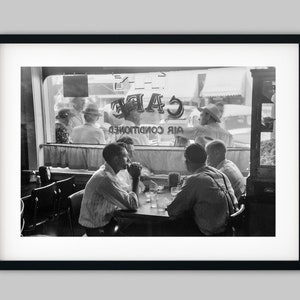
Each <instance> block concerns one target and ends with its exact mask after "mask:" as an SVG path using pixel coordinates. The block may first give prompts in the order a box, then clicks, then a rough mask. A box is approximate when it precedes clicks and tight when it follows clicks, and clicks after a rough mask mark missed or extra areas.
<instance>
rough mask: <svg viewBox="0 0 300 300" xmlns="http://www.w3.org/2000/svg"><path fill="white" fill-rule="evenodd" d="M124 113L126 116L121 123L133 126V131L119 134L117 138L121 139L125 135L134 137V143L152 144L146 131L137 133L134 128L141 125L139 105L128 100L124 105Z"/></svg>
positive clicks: (124, 125)
mask: <svg viewBox="0 0 300 300" xmlns="http://www.w3.org/2000/svg"><path fill="white" fill-rule="evenodd" d="M122 113H123V116H124V119H125V120H124V122H123V123H122V124H121V127H128V128H131V130H132V131H133V132H132V133H129V134H122V135H118V136H117V139H120V138H122V137H125V136H129V137H130V138H132V140H133V142H134V145H150V141H149V139H148V137H147V136H146V134H144V133H135V131H134V129H137V128H138V127H139V126H140V122H141V113H140V112H138V110H137V105H136V104H135V103H134V102H127V103H125V105H124V106H123V107H122Z"/></svg>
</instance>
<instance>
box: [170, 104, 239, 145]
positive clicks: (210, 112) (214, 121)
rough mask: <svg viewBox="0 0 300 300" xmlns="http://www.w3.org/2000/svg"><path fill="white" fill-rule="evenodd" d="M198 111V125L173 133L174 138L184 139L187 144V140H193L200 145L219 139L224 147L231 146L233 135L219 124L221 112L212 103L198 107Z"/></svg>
mask: <svg viewBox="0 0 300 300" xmlns="http://www.w3.org/2000/svg"><path fill="white" fill-rule="evenodd" d="M198 110H199V111H200V112H201V113H200V118H199V122H200V124H199V125H196V126H194V127H192V128H190V127H185V128H183V132H182V133H178V134H176V135H175V137H176V139H180V140H181V145H182V139H185V143H186V144H188V140H190V139H191V140H194V141H195V143H198V144H200V145H202V146H205V144H206V143H207V142H209V141H212V140H215V139H219V140H222V141H224V143H225V145H226V147H232V146H233V144H234V143H233V137H232V135H231V133H230V132H228V131H227V130H226V129H224V128H222V127H221V126H220V123H221V120H220V118H221V112H220V110H219V109H218V107H217V106H216V105H214V104H208V105H207V106H205V107H201V108H198Z"/></svg>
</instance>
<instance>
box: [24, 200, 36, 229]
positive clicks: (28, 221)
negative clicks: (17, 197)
mask: <svg viewBox="0 0 300 300" xmlns="http://www.w3.org/2000/svg"><path fill="white" fill-rule="evenodd" d="M35 204H36V203H35V201H33V199H32V197H31V195H29V196H25V197H22V198H21V234H22V233H23V230H24V227H25V225H26V226H29V225H33V223H34V215H35V209H36V207H35Z"/></svg>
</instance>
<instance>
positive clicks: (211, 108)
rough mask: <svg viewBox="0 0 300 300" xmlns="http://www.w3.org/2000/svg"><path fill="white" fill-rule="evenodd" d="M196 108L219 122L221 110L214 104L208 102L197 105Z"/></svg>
mask: <svg viewBox="0 0 300 300" xmlns="http://www.w3.org/2000/svg"><path fill="white" fill-rule="evenodd" d="M198 110H199V111H204V112H206V113H208V114H209V115H210V116H211V117H212V118H213V119H214V120H215V121H216V122H218V123H221V120H220V118H221V112H220V110H219V109H218V107H217V106H216V105H214V104H212V103H209V104H208V105H206V106H204V107H198Z"/></svg>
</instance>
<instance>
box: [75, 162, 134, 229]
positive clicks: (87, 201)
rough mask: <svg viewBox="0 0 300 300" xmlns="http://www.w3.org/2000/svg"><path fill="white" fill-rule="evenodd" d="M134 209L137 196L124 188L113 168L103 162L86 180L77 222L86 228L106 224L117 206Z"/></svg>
mask: <svg viewBox="0 0 300 300" xmlns="http://www.w3.org/2000/svg"><path fill="white" fill-rule="evenodd" d="M118 207H119V208H121V209H136V208H137V207H138V198H137V196H136V194H135V193H134V192H129V193H128V192H127V191H126V190H124V189H123V188H122V187H121V185H120V182H119V179H118V177H117V176H116V173H115V172H114V170H113V169H112V168H111V167H110V166H109V164H107V163H105V164H104V167H103V168H101V169H99V170H98V171H96V172H95V173H94V174H93V176H92V177H91V178H90V180H89V181H88V182H87V184H86V187H85V190H84V195H83V199H82V203H81V209H80V216H79V223H80V224H81V225H82V226H85V227H88V228H97V227H103V226H105V225H106V224H108V223H109V222H110V220H111V218H112V217H113V215H114V211H115V210H116V209H117V208H118Z"/></svg>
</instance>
